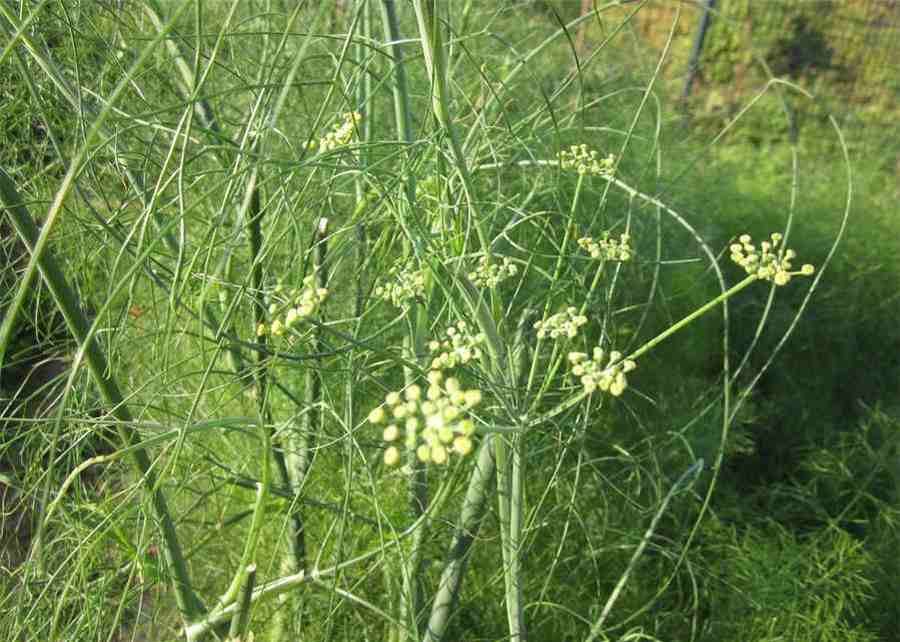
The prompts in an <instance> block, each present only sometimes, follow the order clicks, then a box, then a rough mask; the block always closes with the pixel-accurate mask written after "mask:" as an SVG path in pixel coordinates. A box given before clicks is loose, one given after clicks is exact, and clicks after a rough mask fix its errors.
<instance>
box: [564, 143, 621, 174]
mask: <svg viewBox="0 0 900 642" xmlns="http://www.w3.org/2000/svg"><path fill="white" fill-rule="evenodd" d="M557 157H558V158H559V166H560V167H561V168H562V169H574V170H575V171H577V172H578V173H579V174H582V175H584V174H591V175H592V176H607V177H609V176H612V174H613V167H614V166H615V164H616V157H615V156H613V155H612V154H610V155H609V156H607V157H606V158H598V153H597V151H596V150H592V149H588V146H587V145H585V144H581V145H572V146H571V147H569V149H567V150H566V149H564V150H563V151H561V152H559V154H557Z"/></svg>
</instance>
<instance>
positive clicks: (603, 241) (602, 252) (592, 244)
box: [578, 232, 634, 261]
mask: <svg viewBox="0 0 900 642" xmlns="http://www.w3.org/2000/svg"><path fill="white" fill-rule="evenodd" d="M578 245H579V247H581V248H582V249H583V250H584V251H585V252H587V253H588V254H590V255H591V258H592V259H600V260H601V261H630V260H631V257H632V255H633V254H634V250H633V249H632V247H631V236H629V235H628V234H620V235H619V239H618V240H616V239H613V238H610V237H609V232H604V233H603V236H601V237H600V238H599V239H597V240H594V239H593V238H591V237H590V236H585V237H583V238H580V239H578Z"/></svg>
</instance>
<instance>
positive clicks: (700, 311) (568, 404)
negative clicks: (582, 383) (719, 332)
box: [526, 274, 759, 428]
mask: <svg viewBox="0 0 900 642" xmlns="http://www.w3.org/2000/svg"><path fill="white" fill-rule="evenodd" d="M757 280H759V277H757V276H756V275H755V274H751V275H749V276H748V277H747V278H745V279H744V280H743V281H741V282H739V283H738V284H737V285H735V286H733V287H731V288H729V289H728V290H726V291H725V292H723V293H722V294H720V295H719V296H717V297H716V298H714V299H712V300H710V301H709V302H707V303H705V304H704V305H702V306H700V307H699V308H697V309H696V310H694V311H693V312H691V313H690V314H689V315H687V316H686V317H684V318H683V319H681V320H680V321H678V322H677V323H675V324H673V325H671V326H669V327H668V328H667V329H666V330H664V331H663V332H660V333H659V334H658V335H656V336H655V337H653V338H652V339H650V340H649V341H648V342H647V343H645V344H644V345H642V346H641V347H640V348H638V349H637V350H635V351H634V352H632V353H631V354H629V355H628V356H627V357H625V359H624V360H630V361H635V360H637V358H638V357H640V356H641V355H644V354H646V353H647V352H648V351H650V350H651V349H653V348H654V347H656V346H657V345H659V344H660V343H662V342H663V341H664V340H665V339H668V338H669V337H670V336H672V335H673V334H675V333H676V332H678V331H679V330H681V329H682V328H684V327H685V326H687V325H688V324H689V323H691V322H692V321H694V320H695V319H697V318H698V317H700V316H702V315H704V314H706V313H707V312H709V311H710V310H712V309H713V308H714V307H716V306H717V305H719V304H720V303H723V302H724V301H726V300H728V299H729V298H731V297H733V296H734V295H735V294H737V293H738V292H740V291H741V290H743V289H744V288H746V287H747V286H749V285H750V284H752V283H754V282H755V281H757ZM589 394H590V393H587V392H580V393H579V394H577V395H575V396H574V397H570V398H569V399H567V400H566V401H564V402H563V403H561V404H559V405H558V406H556V407H555V408H553V409H552V410H548V411H547V412H545V413H544V414H542V415H540V416H538V417H535V418H534V419H532V420H531V421H529V422H528V425H527V426H526V427H527V428H533V427H535V426H539V425H541V424H543V423H544V422H546V421H549V420H551V419H553V418H554V417H556V416H558V415H560V414H562V413H563V412H565V411H567V410H569V409H570V408H572V407H574V406H576V405H578V403H580V402H581V401H582V400H583V399H585V398H586V397H588V396H589Z"/></svg>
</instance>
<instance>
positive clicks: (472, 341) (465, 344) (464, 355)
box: [428, 321, 485, 370]
mask: <svg viewBox="0 0 900 642" xmlns="http://www.w3.org/2000/svg"><path fill="white" fill-rule="evenodd" d="M484 341H485V336H484V334H482V333H478V334H472V333H470V332H469V326H468V324H466V322H465V321H458V322H457V323H456V325H455V326H450V327H449V328H447V338H446V339H444V340H443V341H432V342H430V343H429V344H428V349H429V350H430V351H431V353H432V354H437V356H435V357H434V359H432V361H431V369H432V370H445V369H447V368H455V367H456V366H458V365H464V364H467V363H469V361H471V360H472V359H480V358H481V348H479V347H478V346H479V345H480V344H481V343H484Z"/></svg>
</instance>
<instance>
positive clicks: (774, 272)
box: [729, 232, 815, 285]
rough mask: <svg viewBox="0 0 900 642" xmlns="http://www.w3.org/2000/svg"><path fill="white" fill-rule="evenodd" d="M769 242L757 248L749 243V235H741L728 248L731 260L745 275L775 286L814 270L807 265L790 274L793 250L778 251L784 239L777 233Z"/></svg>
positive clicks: (794, 253) (809, 273) (807, 274)
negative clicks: (769, 282)
mask: <svg viewBox="0 0 900 642" xmlns="http://www.w3.org/2000/svg"><path fill="white" fill-rule="evenodd" d="M769 238H770V239H771V241H763V242H762V243H760V244H759V248H757V247H756V246H755V245H753V243H751V240H752V239H751V238H750V235H749V234H743V235H742V236H741V237H740V238H739V239H738V241H740V242H739V243H733V244H732V245H731V247H730V248H729V249H730V250H731V260H732V261H734V262H735V263H737V264H738V265H740V266H741V267H742V268H744V270H746V272H747V274H754V275H756V277H757V278H759V279H763V280H765V281H772V282H773V283H774V284H775V285H785V284H786V283H787V282H788V281H790V280H791V277H792V276H797V275H802V276H809V275H811V274H812V273H813V272H814V271H815V268H814V267H813V266H812V265H810V264H809V263H807V264H805V265H803V267H801V268H800V270H798V271H795V272H791V261H792V260H793V259H794V258H795V257H796V256H797V253H796V252H794V250H789V249H784V248H782V249H781V250H779V249H778V246H779V245H780V244H781V241H782V239H783V238H784V237H783V236H782V235H781V234H779V233H778V232H774V233H773V234H772V236H771V237H769Z"/></svg>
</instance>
